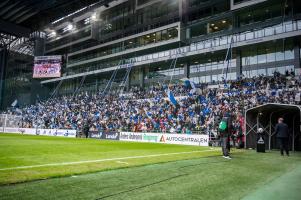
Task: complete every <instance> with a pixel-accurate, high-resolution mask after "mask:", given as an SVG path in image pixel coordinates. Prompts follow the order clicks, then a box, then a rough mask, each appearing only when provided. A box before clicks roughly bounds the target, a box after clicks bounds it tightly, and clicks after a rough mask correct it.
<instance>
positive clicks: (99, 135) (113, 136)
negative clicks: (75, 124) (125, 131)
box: [90, 131, 119, 140]
mask: <svg viewBox="0 0 301 200" xmlns="http://www.w3.org/2000/svg"><path fill="white" fill-rule="evenodd" d="M90 137H91V138H96V139H103V140H119V133H118V132H99V131H90Z"/></svg>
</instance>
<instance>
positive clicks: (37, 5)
mask: <svg viewBox="0 0 301 200" xmlns="http://www.w3.org/2000/svg"><path fill="white" fill-rule="evenodd" d="M111 1H113V0H2V1H0V32H4V33H7V34H11V35H16V36H25V35H28V34H29V33H30V32H32V31H36V30H39V29H41V28H42V27H44V26H46V25H48V24H50V23H51V22H54V21H56V20H58V19H60V18H63V17H65V16H68V15H70V14H72V13H73V15H77V14H80V13H81V12H84V10H88V9H92V8H94V7H96V6H101V5H107V4H108V3H109V2H111Z"/></svg>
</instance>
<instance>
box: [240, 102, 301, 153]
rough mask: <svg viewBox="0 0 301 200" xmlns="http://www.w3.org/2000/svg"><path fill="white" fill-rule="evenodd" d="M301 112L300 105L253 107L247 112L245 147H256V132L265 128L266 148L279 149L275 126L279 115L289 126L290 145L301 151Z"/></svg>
mask: <svg viewBox="0 0 301 200" xmlns="http://www.w3.org/2000/svg"><path fill="white" fill-rule="evenodd" d="M300 113H301V108H300V106H298V105H288V104H265V105H261V106H258V107H254V108H251V109H249V110H247V111H246V113H245V130H246V142H245V148H253V149H255V148H256V138H257V136H256V132H257V130H258V128H263V130H264V133H265V145H266V149H269V150H271V149H279V144H278V142H277V138H276V134H275V126H276V124H277V120H278V118H279V117H283V118H284V123H286V124H287V125H288V127H289V133H290V138H289V146H290V150H292V151H295V150H297V151H301V137H300Z"/></svg>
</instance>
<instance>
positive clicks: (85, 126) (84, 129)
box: [83, 122, 90, 138]
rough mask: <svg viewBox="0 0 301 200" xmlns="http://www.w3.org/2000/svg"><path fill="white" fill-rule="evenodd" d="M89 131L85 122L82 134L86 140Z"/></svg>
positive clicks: (87, 123)
mask: <svg viewBox="0 0 301 200" xmlns="http://www.w3.org/2000/svg"><path fill="white" fill-rule="evenodd" d="M89 129H90V126H89V122H86V123H85V124H84V127H83V132H84V134H85V136H86V138H88V137H89Z"/></svg>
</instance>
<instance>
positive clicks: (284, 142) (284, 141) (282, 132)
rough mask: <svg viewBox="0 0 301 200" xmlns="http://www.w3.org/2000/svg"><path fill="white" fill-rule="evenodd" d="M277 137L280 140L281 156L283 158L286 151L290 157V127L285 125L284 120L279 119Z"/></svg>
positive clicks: (276, 128)
mask: <svg viewBox="0 0 301 200" xmlns="http://www.w3.org/2000/svg"><path fill="white" fill-rule="evenodd" d="M275 132H276V137H277V138H278V140H279V144H280V151H281V155H282V156H283V150H285V152H286V155H287V156H289V151H288V138H289V132H288V126H287V124H285V123H283V118H279V119H278V124H277V125H276V127H275Z"/></svg>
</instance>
